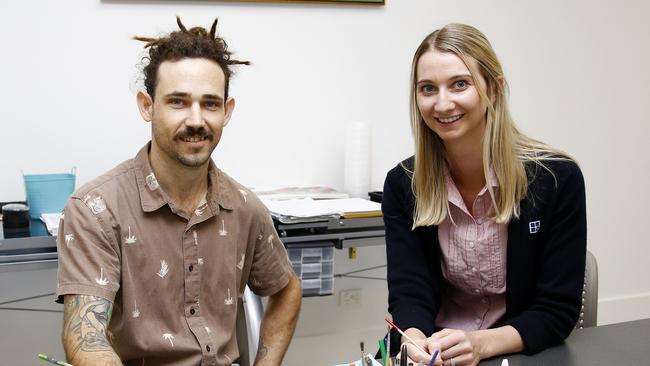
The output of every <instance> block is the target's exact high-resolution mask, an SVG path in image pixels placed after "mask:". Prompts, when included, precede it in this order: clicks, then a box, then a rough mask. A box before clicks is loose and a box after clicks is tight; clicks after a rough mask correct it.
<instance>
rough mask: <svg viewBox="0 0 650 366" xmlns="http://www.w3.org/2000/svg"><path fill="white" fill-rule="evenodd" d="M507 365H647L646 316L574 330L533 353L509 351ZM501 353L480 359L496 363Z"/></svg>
mask: <svg viewBox="0 0 650 366" xmlns="http://www.w3.org/2000/svg"><path fill="white" fill-rule="evenodd" d="M506 358H507V359H508V363H509V364H510V366H524V365H525V366H558V365H561V366H612V365H625V366H648V365H650V319H643V320H636V321H632V322H625V323H618V324H611V325H604V326H600V327H592V328H585V329H580V330H574V331H573V333H571V335H570V336H569V338H567V340H566V341H565V343H564V344H562V345H559V346H557V347H552V348H549V349H547V350H545V351H542V352H540V353H538V354H536V355H533V356H524V355H510V356H507V357H506ZM502 359H503V357H496V358H494V359H493V360H487V361H484V362H481V364H480V366H500V365H501V360H502Z"/></svg>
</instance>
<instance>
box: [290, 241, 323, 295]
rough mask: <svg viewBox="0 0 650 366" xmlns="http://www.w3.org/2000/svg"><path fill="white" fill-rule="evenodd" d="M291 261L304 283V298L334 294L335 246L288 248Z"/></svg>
mask: <svg viewBox="0 0 650 366" xmlns="http://www.w3.org/2000/svg"><path fill="white" fill-rule="evenodd" d="M287 252H288V254H289V260H291V265H292V266H293V270H294V272H296V276H298V278H300V281H301V283H302V296H303V297H309V296H323V295H331V294H332V293H333V283H334V246H329V247H306V248H302V247H298V246H291V247H288V248H287Z"/></svg>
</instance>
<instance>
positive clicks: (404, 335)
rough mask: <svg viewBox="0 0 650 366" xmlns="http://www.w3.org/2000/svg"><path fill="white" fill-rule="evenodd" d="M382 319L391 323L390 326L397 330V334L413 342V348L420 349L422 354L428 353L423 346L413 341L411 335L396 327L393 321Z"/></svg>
mask: <svg viewBox="0 0 650 366" xmlns="http://www.w3.org/2000/svg"><path fill="white" fill-rule="evenodd" d="M384 320H386V321H387V322H388V324H390V325H391V327H393V328H395V330H397V331H398V332H399V334H401V335H402V337H404V338H406V340H408V341H409V342H411V343H413V345H414V346H415V348H417V349H419V350H420V351H422V353H424V354H426V355H428V354H429V352H427V351H425V350H424V348H422V347H420V345H419V344H417V343H415V341H414V340H412V339H411V337H409V336H407V335H406V333H404V332H402V330H401V329H399V328H398V327H397V325H395V323H393V322H392V321H390V320H388V319H384Z"/></svg>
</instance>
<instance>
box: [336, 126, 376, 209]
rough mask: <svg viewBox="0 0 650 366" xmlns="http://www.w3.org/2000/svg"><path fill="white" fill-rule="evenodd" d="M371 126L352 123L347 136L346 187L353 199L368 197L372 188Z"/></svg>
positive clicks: (344, 178) (344, 177)
mask: <svg viewBox="0 0 650 366" xmlns="http://www.w3.org/2000/svg"><path fill="white" fill-rule="evenodd" d="M370 137H371V136H370V124H369V123H366V122H352V123H350V124H349V125H348V127H347V131H346V134H345V171H344V176H343V180H344V186H345V191H346V193H348V194H350V196H351V197H363V198H366V197H368V189H369V188H370V141H371V140H370Z"/></svg>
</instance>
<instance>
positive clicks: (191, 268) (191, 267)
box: [190, 264, 194, 272]
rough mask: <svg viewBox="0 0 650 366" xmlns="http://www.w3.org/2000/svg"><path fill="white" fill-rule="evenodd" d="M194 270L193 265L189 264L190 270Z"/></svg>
mask: <svg viewBox="0 0 650 366" xmlns="http://www.w3.org/2000/svg"><path fill="white" fill-rule="evenodd" d="M193 270H194V266H193V265H191V264H190V272H192V271H193Z"/></svg>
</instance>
